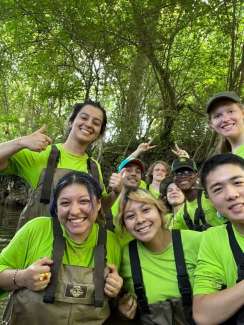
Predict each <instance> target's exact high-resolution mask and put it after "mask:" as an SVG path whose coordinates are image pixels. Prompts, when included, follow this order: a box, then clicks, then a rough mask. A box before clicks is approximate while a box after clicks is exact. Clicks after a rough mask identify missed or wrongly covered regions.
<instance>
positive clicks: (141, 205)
mask: <svg viewBox="0 0 244 325" xmlns="http://www.w3.org/2000/svg"><path fill="white" fill-rule="evenodd" d="M146 204H147V203H143V202H142V203H141V204H140V206H139V209H141V208H143V207H144V206H145V205H146ZM128 212H133V210H131V209H129V210H127V211H125V212H124V213H128Z"/></svg>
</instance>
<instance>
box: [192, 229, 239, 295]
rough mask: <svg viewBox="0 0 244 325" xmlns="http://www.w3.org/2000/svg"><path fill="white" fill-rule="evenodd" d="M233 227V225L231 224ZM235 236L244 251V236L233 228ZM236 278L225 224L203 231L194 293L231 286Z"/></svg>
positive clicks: (204, 292) (234, 264)
mask: <svg viewBox="0 0 244 325" xmlns="http://www.w3.org/2000/svg"><path fill="white" fill-rule="evenodd" d="M232 227H233V226H232ZM233 230H234V234H235V237H236V239H237V241H238V244H239V245H240V247H241V249H242V250H243V251H244V236H243V235H241V234H240V233H239V232H237V231H236V230H235V228H234V227H233ZM236 280H237V266H236V263H235V260H234V257H233V254H232V251H231V248H230V244H229V238H228V234H227V231H226V225H222V226H219V227H213V228H210V229H208V230H207V231H205V232H204V233H203V238H202V243H201V246H200V250H199V255H198V262H197V268H196V271H195V278H194V295H198V294H199V295H200V294H209V293H214V292H217V291H219V290H221V288H222V286H223V285H226V286H227V288H230V287H233V286H234V285H235V283H236Z"/></svg>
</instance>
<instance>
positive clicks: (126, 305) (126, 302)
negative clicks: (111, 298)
mask: <svg viewBox="0 0 244 325" xmlns="http://www.w3.org/2000/svg"><path fill="white" fill-rule="evenodd" d="M136 309H137V301H136V299H135V297H133V296H132V295H130V294H125V295H124V296H123V297H122V298H120V300H119V311H120V313H121V314H122V315H124V316H125V317H127V318H129V319H133V318H134V317H135V314H136Z"/></svg>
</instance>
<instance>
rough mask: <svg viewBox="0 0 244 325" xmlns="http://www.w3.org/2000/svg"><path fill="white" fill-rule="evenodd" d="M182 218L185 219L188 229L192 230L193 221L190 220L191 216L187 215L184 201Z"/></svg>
mask: <svg viewBox="0 0 244 325" xmlns="http://www.w3.org/2000/svg"><path fill="white" fill-rule="evenodd" d="M183 218H184V220H185V223H186V225H187V227H188V229H190V230H194V224H193V222H192V220H191V217H190V216H189V213H188V211H187V204H186V202H185V203H184V214H183Z"/></svg>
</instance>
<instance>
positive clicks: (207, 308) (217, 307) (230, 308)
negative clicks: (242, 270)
mask: <svg viewBox="0 0 244 325" xmlns="http://www.w3.org/2000/svg"><path fill="white" fill-rule="evenodd" d="M243 304H244V280H243V281H241V282H239V283H237V284H236V285H235V286H234V287H232V288H228V289H224V290H221V291H219V292H217V293H212V294H207V295H196V296H194V299H193V317H194V319H195V321H196V323H197V324H200V325H211V324H220V323H222V322H224V321H225V320H227V319H228V318H230V317H231V316H232V315H233V314H235V313H236V312H237V311H238V309H239V308H241V307H242V306H243Z"/></svg>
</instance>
